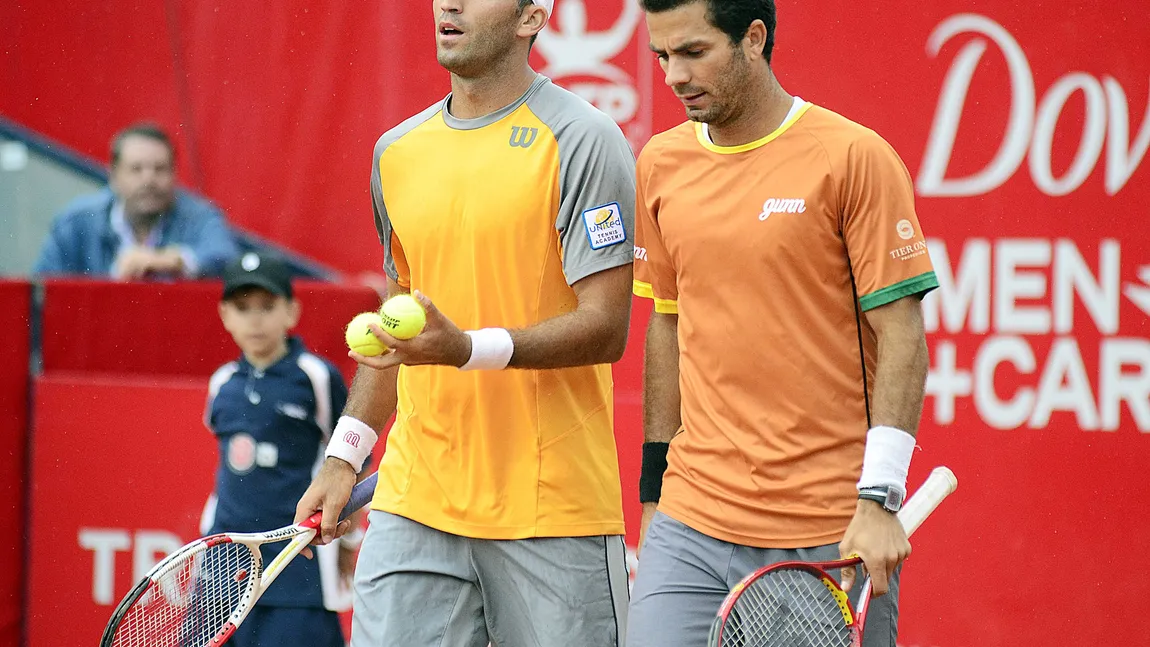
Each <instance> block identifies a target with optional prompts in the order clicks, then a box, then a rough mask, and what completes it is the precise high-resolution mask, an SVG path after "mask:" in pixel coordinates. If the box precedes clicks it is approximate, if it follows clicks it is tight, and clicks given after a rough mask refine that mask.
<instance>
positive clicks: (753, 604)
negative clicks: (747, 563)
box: [721, 569, 852, 647]
mask: <svg viewBox="0 0 1150 647" xmlns="http://www.w3.org/2000/svg"><path fill="white" fill-rule="evenodd" d="M851 639H852V633H851V629H850V628H849V627H848V626H847V625H846V622H845V621H844V620H843V615H842V610H841V608H840V607H839V604H838V601H837V600H836V599H835V596H834V595H833V594H832V593H831V592H830V590H828V589H827V587H826V586H825V585H824V584H823V582H822V581H821V580H820V579H819V578H818V577H816V576H815V575H814V574H812V573H810V572H809V571H806V570H798V569H795V570H788V569H780V570H776V571H771V572H769V573H766V574H764V575H763V576H762V577H759V578H758V579H756V580H754V581H753V582H751V583H750V584H748V585H747V587H746V589H745V590H744V591H743V593H742V595H740V596H739V598H738V599H737V600H736V601H735V604H734V606H733V607H732V608H731V611H730V613H729V614H728V616H727V618H726V620H725V621H724V623H723V634H722V643H721V644H722V646H723V647H849V645H850V644H851Z"/></svg>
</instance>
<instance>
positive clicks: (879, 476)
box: [858, 427, 915, 495]
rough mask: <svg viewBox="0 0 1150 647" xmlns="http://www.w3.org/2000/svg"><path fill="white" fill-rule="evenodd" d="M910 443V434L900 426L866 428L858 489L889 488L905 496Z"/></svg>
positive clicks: (911, 442)
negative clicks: (864, 448) (864, 449)
mask: <svg viewBox="0 0 1150 647" xmlns="http://www.w3.org/2000/svg"><path fill="white" fill-rule="evenodd" d="M914 445H915V440H914V436H912V435H910V434H908V433H906V432H905V431H903V430H901V429H895V428H894V427H875V428H873V429H871V430H870V431H868V432H867V435H866V451H865V452H864V453H863V468H862V477H860V478H859V482H858V488H859V489H860V490H861V489H863V488H868V487H893V488H897V489H899V490H900V491H901V492H902V493H903V494H904V495H905V494H906V475H907V472H909V471H910V459H911V457H912V456H913V455H914Z"/></svg>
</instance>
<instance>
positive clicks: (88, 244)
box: [32, 188, 239, 276]
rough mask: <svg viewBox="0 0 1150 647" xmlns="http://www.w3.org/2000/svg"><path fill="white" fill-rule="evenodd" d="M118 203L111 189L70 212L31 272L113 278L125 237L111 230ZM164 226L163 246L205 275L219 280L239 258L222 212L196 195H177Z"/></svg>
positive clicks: (57, 221) (64, 214)
mask: <svg viewBox="0 0 1150 647" xmlns="http://www.w3.org/2000/svg"><path fill="white" fill-rule="evenodd" d="M114 199H115V196H114V195H113V194H112V190H111V189H109V188H104V189H102V190H100V191H99V192H97V193H92V194H89V195H83V196H80V197H79V198H77V199H76V200H74V201H73V202H72V203H71V204H70V205H68V206H67V207H65V209H64V211H63V212H61V213H60V215H58V216H56V219H55V220H54V221H53V222H52V231H51V232H49V234H48V239H47V240H45V241H44V246H43V248H42V249H41V250H40V258H39V259H37V261H36V266H35V267H34V268H33V269H32V272H33V273H34V274H86V275H92V276H109V275H110V274H111V272H112V265H113V263H115V260H116V254H117V252H118V251H119V249H120V236H119V235H118V234H117V233H116V231H115V230H114V229H113V228H112V219H111V213H112V202H113V201H114ZM160 223H161V224H160V227H161V231H160V243H159V246H161V247H166V246H169V245H179V246H182V247H185V248H187V249H188V250H190V252H191V253H192V254H193V255H194V256H195V260H196V263H198V264H199V275H200V276H218V275H219V274H220V272H221V271H222V270H223V268H224V265H226V264H227V263H228V261H230V260H232V259H233V258H235V257H236V256H237V255H238V254H239V249H238V248H237V247H236V242H235V240H234V239H233V238H232V234H231V232H230V231H229V230H228V226H227V223H226V222H225V221H224V215H223V213H222V212H220V210H219V209H217V208H216V207H215V206H213V205H212V204H210V203H209V202H207V201H206V200H203V199H201V198H197V197H195V196H193V195H191V194H188V193H185V192H183V191H177V192H176V199H175V203H174V205H173V207H172V209H171V210H170V211H169V212H168V213H167V214H165V215H164V217H163V219H162V220H161V221H160Z"/></svg>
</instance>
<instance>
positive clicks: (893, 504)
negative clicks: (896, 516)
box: [886, 488, 902, 512]
mask: <svg viewBox="0 0 1150 647" xmlns="http://www.w3.org/2000/svg"><path fill="white" fill-rule="evenodd" d="M900 508H902V492H900V491H898V490H896V489H895V488H887V489H886V509H887V510H890V511H892V512H897V511H898V510H899V509H900Z"/></svg>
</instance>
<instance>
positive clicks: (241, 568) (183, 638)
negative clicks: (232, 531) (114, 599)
mask: <svg viewBox="0 0 1150 647" xmlns="http://www.w3.org/2000/svg"><path fill="white" fill-rule="evenodd" d="M259 568H260V566H259V558H258V555H256V553H254V552H253V551H252V549H250V548H248V547H247V546H245V545H243V544H233V543H223V544H216V545H215V546H212V547H210V548H208V549H206V550H204V551H201V552H198V553H194V554H192V555H189V556H188V558H187V559H185V560H184V561H182V562H180V563H179V564H177V565H176V566H175V567H174V568H171V569H169V570H167V571H166V572H165V573H164V574H163V575H161V576H160V577H158V578H157V579H156V580H155V581H153V582H152V583H151V585H150V586H149V587H148V588H147V589H146V590H145V591H144V593H143V595H141V596H140V598H139V599H137V600H136V602H135V603H134V604H133V605H132V606H131V607H130V608H129V609H128V611H127V613H126V614H125V616H124V618H123V620H121V621H120V623H119V626H118V628H117V630H116V634H115V638H114V639H113V641H112V645H113V647H204V646H205V645H207V644H208V641H210V640H211V639H212V638H213V637H215V635H216V634H217V633H218V632H219V631H220V629H222V628H223V627H224V625H225V624H226V623H227V621H228V617H229V616H231V615H232V613H233V612H234V611H235V610H236V608H237V607H239V605H240V602H241V601H242V600H243V599H244V595H245V593H246V592H247V590H248V588H249V584H250V583H251V581H252V578H253V577H259Z"/></svg>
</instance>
